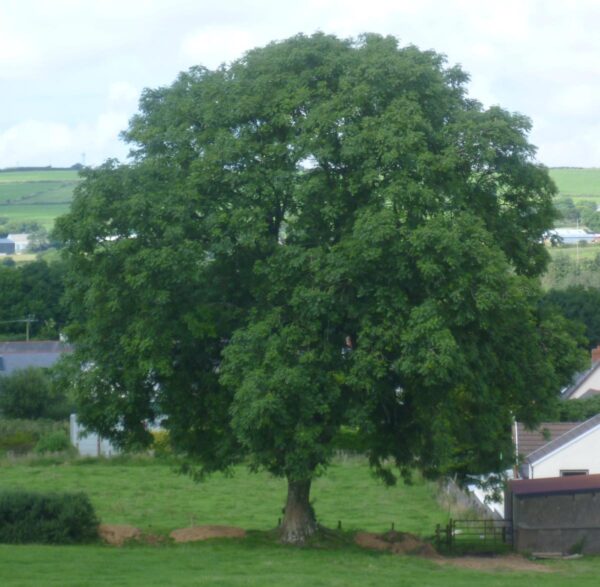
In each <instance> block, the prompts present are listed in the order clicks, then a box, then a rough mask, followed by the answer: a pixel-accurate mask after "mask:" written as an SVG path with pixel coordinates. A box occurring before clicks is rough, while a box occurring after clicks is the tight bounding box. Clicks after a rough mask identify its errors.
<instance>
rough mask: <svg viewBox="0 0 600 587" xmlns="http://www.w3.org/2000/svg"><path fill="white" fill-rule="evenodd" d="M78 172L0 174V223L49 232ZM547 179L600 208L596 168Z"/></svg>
mask: <svg viewBox="0 0 600 587" xmlns="http://www.w3.org/2000/svg"><path fill="white" fill-rule="evenodd" d="M80 168H81V166H80V165H79V164H77V165H73V166H72V167H70V168H53V167H18V168H11V169H3V170H0V219H8V221H10V222H25V221H27V222H39V223H40V224H42V225H43V226H45V227H46V228H51V227H52V225H53V223H54V219H55V218H56V217H57V216H60V215H61V214H64V213H65V212H67V211H68V210H69V205H70V203H71V200H72V199H73V190H74V189H75V186H76V185H77V183H78V182H79V181H80V178H79V176H78V171H79V169H80ZM550 176H551V177H552V179H553V180H554V181H555V182H556V185H557V186H558V189H559V192H560V196H563V197H569V198H573V200H586V199H588V200H594V201H597V202H598V204H600V168H574V167H556V168H552V169H550Z"/></svg>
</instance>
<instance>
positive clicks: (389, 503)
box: [0, 458, 600, 587]
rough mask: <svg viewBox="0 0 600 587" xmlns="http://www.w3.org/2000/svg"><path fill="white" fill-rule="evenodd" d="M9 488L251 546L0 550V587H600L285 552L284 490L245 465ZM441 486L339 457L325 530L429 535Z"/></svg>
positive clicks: (42, 480)
mask: <svg viewBox="0 0 600 587" xmlns="http://www.w3.org/2000/svg"><path fill="white" fill-rule="evenodd" d="M0 487H2V488H28V489H31V488H36V489H40V490H84V491H86V492H87V493H88V494H89V495H90V497H91V499H92V502H93V503H94V505H95V507H96V509H97V512H98V514H99V516H100V518H101V519H102V521H103V522H106V523H128V524H133V525H136V526H138V527H140V528H142V529H143V530H144V531H146V532H154V533H166V532H168V531H169V530H171V529H173V528H177V527H183V526H187V525H189V524H192V523H193V524H208V523H220V524H233V525H236V526H242V527H245V528H247V529H249V530H250V532H249V536H248V537H247V538H246V539H244V540H213V541H208V542H204V543H196V544H181V545H174V544H162V545H159V546H148V545H136V544H133V545H129V546H125V547H123V548H115V547H109V546H101V545H90V546H71V547H59V546H9V545H0V585H2V587H12V586H23V587H25V586H36V587H37V586H39V585H43V586H61V587H62V586H67V587H68V586H77V587H83V586H87V585H90V586H103V585H106V586H110V587H113V586H127V585H131V586H154V585H156V586H159V585H160V586H164V585H169V586H170V585H177V586H178V585H232V586H237V585H240V586H241V585H246V586H270V585H277V586H279V585H285V586H286V587H300V586H306V585H310V586H321V585H322V586H340V587H341V586H354V585H356V586H361V587H362V586H371V585H372V586H374V587H375V586H377V587H381V586H386V585H390V586H392V585H393V586H397V585H402V586H412V585H414V586H417V585H418V586H440V587H442V586H444V587H446V586H472V587H476V586H480V585H486V586H487V585H490V586H498V587H499V586H502V585H507V584H509V583H510V585H511V587H533V586H535V585H544V586H545V587H555V586H556V587H558V586H562V585H565V584H566V581H567V580H569V579H576V580H577V584H578V586H579V587H586V586H588V585H589V586H592V585H597V582H598V579H597V577H598V573H599V572H600V559H598V558H593V557H586V558H584V559H582V560H577V561H561V562H546V563H544V566H545V567H546V568H548V569H550V570H551V571H553V572H550V573H540V572H533V571H527V572H523V571H494V570H488V571H483V570H472V569H464V568H458V567H455V566H450V565H447V564H444V565H440V564H438V563H436V562H434V561H431V560H428V559H422V558H419V557H407V556H396V555H392V554H388V553H377V552H370V551H365V550H361V549H359V548H358V547H356V546H354V545H353V544H352V543H351V535H350V534H349V533H348V534H345V535H342V536H341V538H340V540H339V541H338V542H336V543H332V544H330V545H329V546H327V547H324V546H321V547H312V548H295V547H289V546H283V545H280V544H277V543H276V542H274V541H273V540H272V538H270V535H269V534H268V533H266V532H264V530H268V529H271V528H273V526H275V524H276V523H277V518H278V517H280V516H281V506H282V504H283V500H284V496H285V486H284V483H283V482H282V481H280V480H276V479H273V478H272V477H270V476H268V475H266V474H257V475H252V474H250V473H248V472H247V471H246V470H245V469H243V468H238V469H237V470H236V471H235V474H234V476H233V477H230V478H228V477H225V476H223V475H215V476H213V477H211V478H209V479H208V480H207V481H205V482H202V483H200V484H197V483H194V482H193V481H192V480H191V479H189V478H188V477H186V476H182V475H178V474H176V473H174V471H173V470H172V469H171V468H170V467H169V466H168V465H166V464H161V463H159V462H156V461H133V462H119V461H116V462H112V463H107V462H103V461H87V462H71V463H66V464H58V465H43V466H41V465H32V464H27V462H19V463H11V462H7V461H3V462H2V464H1V465H0ZM435 489H436V487H435V485H434V484H431V483H429V482H425V481H423V480H420V479H417V480H416V482H415V484H414V485H412V486H405V485H402V484H400V485H398V486H397V487H393V488H386V487H384V486H382V485H381V484H380V483H379V482H378V481H376V480H375V479H373V478H372V476H371V475H370V473H369V471H368V468H367V466H366V463H365V461H364V460H363V459H358V458H353V459H345V460H339V461H337V462H336V463H335V464H334V465H333V466H332V467H331V468H330V469H329V471H328V472H327V473H326V474H325V475H324V476H323V477H322V478H321V479H319V480H318V481H317V482H316V483H315V487H314V491H313V500H314V505H315V509H316V511H317V515H318V517H319V520H320V521H321V523H323V524H325V525H327V526H336V525H337V521H338V520H341V521H342V525H343V528H344V529H346V530H348V531H350V530H352V529H356V528H364V529H368V530H372V531H378V530H385V529H388V528H389V527H390V523H391V522H392V521H393V522H395V526H396V528H397V529H400V530H407V531H411V532H415V533H418V534H421V535H423V536H427V535H431V533H432V532H433V529H434V527H435V524H436V523H438V522H445V521H446V519H447V517H448V512H446V511H444V510H443V509H442V508H441V507H440V506H439V504H438V502H437V500H436V497H435V493H436V492H435Z"/></svg>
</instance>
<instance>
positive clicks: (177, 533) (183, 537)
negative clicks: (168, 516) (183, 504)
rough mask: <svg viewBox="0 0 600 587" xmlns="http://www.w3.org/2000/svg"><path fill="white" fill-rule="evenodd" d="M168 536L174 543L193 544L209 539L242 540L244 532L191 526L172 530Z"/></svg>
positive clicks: (231, 527)
mask: <svg viewBox="0 0 600 587" xmlns="http://www.w3.org/2000/svg"><path fill="white" fill-rule="evenodd" d="M169 536H171V538H172V539H173V540H174V541H175V542H194V541H196V540H209V539H211V538H244V537H245V536H246V530H243V529H242V528H235V527H234V526H192V527H191V528H181V529H180V530H173V532H171V534H169Z"/></svg>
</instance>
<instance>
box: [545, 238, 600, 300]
mask: <svg viewBox="0 0 600 587" xmlns="http://www.w3.org/2000/svg"><path fill="white" fill-rule="evenodd" d="M588 251H589V254H588ZM543 285H544V288H545V289H548V290H553V289H554V290H564V289H567V288H571V287H583V288H589V289H598V288H600V253H598V249H597V247H595V246H594V247H592V246H589V247H588V248H587V249H585V248H583V247H580V248H579V250H577V248H576V247H568V248H564V249H563V248H561V249H560V250H559V251H557V252H556V253H555V254H554V255H553V261H552V263H551V264H550V266H549V267H548V272H547V273H546V274H545V275H544V278H543Z"/></svg>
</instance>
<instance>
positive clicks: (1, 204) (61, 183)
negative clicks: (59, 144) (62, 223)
mask: <svg viewBox="0 0 600 587" xmlns="http://www.w3.org/2000/svg"><path fill="white" fill-rule="evenodd" d="M79 181H80V180H79V176H78V173H77V171H70V170H69V171H65V170H41V171H0V217H4V218H8V219H9V221H31V222H33V221H35V222H39V223H40V224H41V225H42V226H44V227H46V228H48V229H50V228H52V225H53V224H54V219H55V218H56V217H57V216H60V215H61V214H64V213H66V212H67V211H68V210H69V206H70V203H71V200H72V199H73V190H74V189H75V186H76V185H77V184H78V182H79Z"/></svg>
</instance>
